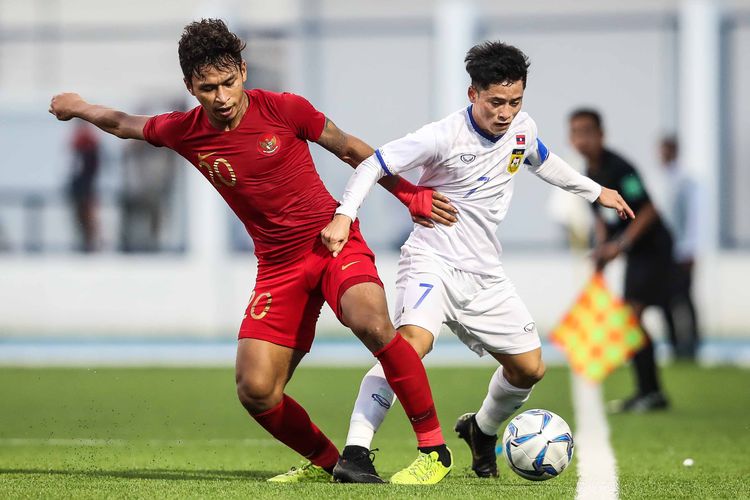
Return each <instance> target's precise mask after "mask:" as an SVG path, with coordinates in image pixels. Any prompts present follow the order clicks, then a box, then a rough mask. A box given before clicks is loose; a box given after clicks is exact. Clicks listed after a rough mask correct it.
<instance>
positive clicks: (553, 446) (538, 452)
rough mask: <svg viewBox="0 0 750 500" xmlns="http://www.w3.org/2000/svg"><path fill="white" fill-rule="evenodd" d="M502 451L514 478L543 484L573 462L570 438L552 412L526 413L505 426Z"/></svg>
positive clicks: (566, 430) (564, 424)
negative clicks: (514, 475)
mask: <svg viewBox="0 0 750 500" xmlns="http://www.w3.org/2000/svg"><path fill="white" fill-rule="evenodd" d="M503 451H504V452H505V459H506V460H507V461H508V465H510V468H511V469H513V471H514V472H515V473H516V474H518V475H519V476H521V477H523V478H526V479H530V480H532V481H545V480H547V479H551V478H553V477H557V476H559V475H560V474H561V473H562V471H564V470H565V468H566V467H567V466H568V464H569V463H570V461H571V460H572V459H573V434H571V432H570V427H568V424H567V423H566V422H565V420H563V419H562V418H561V417H560V416H558V415H555V414H554V413H552V412H551V411H547V410H528V411H525V412H523V413H521V414H520V415H518V416H517V417H516V418H514V419H513V420H511V421H510V422H509V423H508V426H507V427H506V428H505V433H504V434H503Z"/></svg>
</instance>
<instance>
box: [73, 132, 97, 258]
mask: <svg viewBox="0 0 750 500" xmlns="http://www.w3.org/2000/svg"><path fill="white" fill-rule="evenodd" d="M71 150H72V152H73V164H72V169H71V176H70V180H69V184H68V195H69V196H70V201H71V203H72V205H73V213H74V216H75V227H76V231H77V232H78V240H79V242H78V248H79V249H80V250H82V251H84V252H93V251H94V250H96V247H97V242H98V222H97V213H96V208H97V206H96V204H97V198H96V178H97V175H98V173H99V161H100V146H99V139H98V138H97V136H96V132H95V131H94V129H93V127H92V126H91V125H89V124H88V123H86V122H84V121H82V120H78V123H77V125H76V128H75V131H74V132H73V137H72V141H71Z"/></svg>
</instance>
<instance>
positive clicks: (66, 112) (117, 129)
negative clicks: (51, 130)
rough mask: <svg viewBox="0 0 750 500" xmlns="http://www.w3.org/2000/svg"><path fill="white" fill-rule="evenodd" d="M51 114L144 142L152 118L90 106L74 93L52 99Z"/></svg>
mask: <svg viewBox="0 0 750 500" xmlns="http://www.w3.org/2000/svg"><path fill="white" fill-rule="evenodd" d="M49 112H50V113H52V114H53V115H55V117H56V118H57V119H58V120H61V121H67V120H70V119H71V118H80V119H82V120H86V121H87V122H89V123H92V124H94V125H96V126H97V127H99V128H100V129H102V130H104V131H105V132H108V133H110V134H112V135H115V136H117V137H120V138H122V139H140V140H144V136H143V127H144V126H145V125H146V122H147V121H148V120H149V118H151V117H150V116H141V115H129V114H127V113H123V112H122V111H117V110H116V109H111V108H107V107H104V106H99V105H96V104H89V103H88V102H86V101H85V100H83V98H81V96H79V95H78V94H74V93H65V94H58V95H56V96H54V97H53V98H52V102H50V105H49Z"/></svg>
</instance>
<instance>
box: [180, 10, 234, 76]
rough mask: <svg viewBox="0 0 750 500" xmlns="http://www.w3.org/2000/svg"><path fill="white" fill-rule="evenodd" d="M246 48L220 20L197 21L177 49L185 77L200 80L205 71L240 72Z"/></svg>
mask: <svg viewBox="0 0 750 500" xmlns="http://www.w3.org/2000/svg"><path fill="white" fill-rule="evenodd" d="M245 45H246V44H245V42H243V41H242V40H240V39H239V37H238V36H237V35H235V34H234V33H232V32H231V31H229V28H227V25H226V24H224V21H222V20H221V19H201V20H200V21H194V22H192V23H190V24H188V25H187V26H185V29H184V30H183V32H182V37H180V43H179V45H178V48H177V53H178V54H179V56H180V67H181V68H182V74H183V75H184V76H185V78H186V79H190V78H192V77H193V75H194V76H197V77H200V76H201V74H202V72H203V69H204V68H206V67H214V68H216V69H223V70H228V69H232V68H235V67H237V68H240V67H242V51H243V50H244V49H245Z"/></svg>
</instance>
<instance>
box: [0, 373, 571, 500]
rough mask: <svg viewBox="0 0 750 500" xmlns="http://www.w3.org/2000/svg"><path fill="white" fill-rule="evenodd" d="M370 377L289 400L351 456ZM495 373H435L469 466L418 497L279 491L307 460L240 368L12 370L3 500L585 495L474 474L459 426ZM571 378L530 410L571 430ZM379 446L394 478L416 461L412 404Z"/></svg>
mask: <svg viewBox="0 0 750 500" xmlns="http://www.w3.org/2000/svg"><path fill="white" fill-rule="evenodd" d="M364 371H365V370H364V369H331V368H326V369H321V368H310V369H308V368H304V367H303V368H300V369H299V370H298V372H297V374H296V375H295V380H294V381H293V383H292V384H291V386H290V388H289V393H290V394H291V395H292V396H294V397H295V398H296V399H298V400H299V401H300V402H301V403H302V404H303V405H304V406H305V407H306V408H307V409H308V411H309V412H310V414H311V415H312V416H313V419H314V420H315V421H316V422H317V423H318V424H319V425H320V427H321V428H322V429H323V430H324V431H325V432H326V433H327V434H329V435H330V436H331V438H332V439H333V440H334V441H335V442H336V443H337V444H339V445H341V444H343V440H344V438H345V435H346V428H347V423H348V418H349V413H350V410H351V406H352V403H353V400H354V397H355V394H356V391H357V388H358V385H359V380H360V377H361V375H362V374H363V372H364ZM491 373H492V369H491V368H475V369H466V368H452V369H432V370H430V378H431V380H432V384H433V390H434V393H435V396H436V401H437V405H438V411H439V413H440V416H441V418H442V421H443V424H444V427H445V429H446V437H447V438H448V443H449V446H451V447H452V449H453V451H454V456H455V461H456V467H455V468H454V470H453V472H452V473H451V475H450V476H449V477H448V478H447V479H446V480H445V481H444V482H443V483H441V484H439V485H437V486H434V487H423V488H414V487H397V486H394V485H378V486H374V485H370V486H367V485H335V484H331V485H326V484H316V485H304V486H290V485H273V484H268V483H266V482H265V479H267V478H268V477H270V476H272V475H274V474H277V473H279V472H283V471H285V470H287V469H288V468H289V466H291V465H295V464H297V463H298V461H299V459H298V457H297V456H296V455H295V454H294V453H293V452H291V451H290V450H288V449H286V448H284V447H283V446H281V445H279V444H277V443H275V442H274V441H273V440H272V439H271V438H270V437H269V436H268V435H266V434H265V432H264V431H263V430H262V429H261V428H260V427H259V426H258V425H257V424H256V423H255V422H254V421H252V420H251V419H250V418H249V417H247V416H246V415H245V413H244V410H242V408H241V407H240V405H239V403H238V402H237V401H236V398H235V394H234V384H233V373H232V371H231V370H220V369H96V370H93V369H92V370H76V369H0V391H1V394H0V395H1V401H2V404H1V405H0V422H1V423H2V425H1V426H0V498H18V497H34V498H39V497H43V498H60V497H66V498H71V497H73V498H101V497H131V498H132V497H141V498H178V497H179V498H184V497H222V498H224V497H244V498H248V497H249V498H270V497H273V498H293V497H297V498H303V497H304V498H331V497H335V498H373V497H383V496H393V497H406V496H409V497H419V498H433V499H434V498H461V499H467V498H550V499H552V498H555V499H557V498H573V496H574V494H575V484H576V472H575V466H573V467H571V468H570V469H569V470H568V471H566V473H565V474H563V475H562V476H561V477H560V478H557V479H555V480H552V481H547V482H544V483H534V482H529V481H525V480H523V479H521V478H519V477H517V476H515V475H514V474H512V473H511V472H510V471H509V470H508V469H507V467H506V466H505V464H504V463H503V462H501V477H500V478H499V479H497V480H480V479H478V478H476V477H474V475H473V473H472V472H471V471H470V470H469V464H470V457H469V454H468V449H466V448H465V445H464V444H463V443H462V442H460V441H458V440H457V439H456V438H455V434H454V433H453V432H452V431H451V430H450V429H452V425H453V422H454V421H455V418H456V417H457V416H458V415H460V414H461V413H463V412H466V411H471V410H475V409H476V408H477V407H478V406H479V404H480V403H481V401H482V398H483V397H484V394H485V391H486V386H487V381H488V379H489V376H490V374H491ZM568 379H569V377H568V374H567V371H566V370H561V369H553V370H550V372H549V373H548V375H547V377H546V379H545V381H544V383H543V384H541V385H540V386H539V387H538V389H537V390H535V392H534V394H533V396H532V399H531V401H530V403H529V406H528V407H529V408H530V407H545V408H549V409H551V410H553V411H555V412H557V413H559V414H560V415H562V416H563V417H564V418H565V419H566V420H568V422H570V423H571V425H572V424H573V418H572V408H571V404H570V400H571V399H570V393H569V383H568ZM84 439H85V440H87V441H76V440H84ZM374 445H375V446H377V447H379V448H380V449H381V451H380V452H379V453H378V454H377V458H376V466H377V467H378V470H379V471H380V472H381V474H383V475H384V476H385V475H390V474H392V473H393V472H395V471H396V470H398V469H400V468H402V467H404V466H406V465H407V464H408V463H409V462H411V460H412V459H413V458H414V457H415V456H416V450H415V441H414V438H413V436H412V434H411V431H410V429H409V426H408V423H407V422H406V419H405V417H404V414H403V410H402V409H401V408H400V406H399V407H397V408H395V409H394V411H393V412H392V414H391V415H389V417H388V418H387V419H386V422H385V424H384V426H383V429H382V431H381V432H380V433H379V434H378V436H377V438H376V442H375V443H374ZM574 464H575V461H574Z"/></svg>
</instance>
